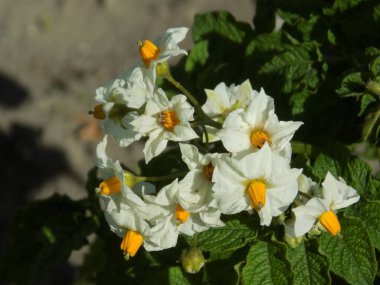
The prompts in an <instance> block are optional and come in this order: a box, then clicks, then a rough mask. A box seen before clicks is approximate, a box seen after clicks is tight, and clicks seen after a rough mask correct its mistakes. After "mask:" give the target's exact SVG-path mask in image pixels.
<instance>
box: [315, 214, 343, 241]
mask: <svg viewBox="0 0 380 285" xmlns="http://www.w3.org/2000/svg"><path fill="white" fill-rule="evenodd" d="M319 222H320V223H321V224H322V226H323V227H324V228H325V229H326V230H327V231H328V232H329V234H330V235H332V236H336V235H337V234H338V233H340V232H341V230H342V229H341V227H340V223H339V220H338V217H337V216H336V214H335V213H334V211H331V210H330V211H327V212H324V213H323V214H322V215H321V216H320V217H319Z"/></svg>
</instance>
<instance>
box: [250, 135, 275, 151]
mask: <svg viewBox="0 0 380 285" xmlns="http://www.w3.org/2000/svg"><path fill="white" fill-rule="evenodd" d="M266 142H268V143H269V144H272V142H271V141H270V139H269V136H268V135H267V134H266V133H265V132H263V131H254V132H252V134H251V143H252V145H253V146H255V147H257V148H258V149H260V148H262V147H263V146H264V144H265V143H266Z"/></svg>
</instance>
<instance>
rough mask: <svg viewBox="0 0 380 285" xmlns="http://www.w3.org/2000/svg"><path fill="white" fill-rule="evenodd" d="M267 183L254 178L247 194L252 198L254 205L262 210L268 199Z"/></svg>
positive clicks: (257, 209) (256, 208) (258, 209)
mask: <svg viewBox="0 0 380 285" xmlns="http://www.w3.org/2000/svg"><path fill="white" fill-rule="evenodd" d="M266 192H267V190H266V186H265V183H264V182H262V181H259V180H252V181H251V182H250V183H249V185H248V187H247V194H248V196H249V198H250V199H251V204H252V207H253V208H255V210H256V211H260V210H261V208H262V207H264V206H265V201H266Z"/></svg>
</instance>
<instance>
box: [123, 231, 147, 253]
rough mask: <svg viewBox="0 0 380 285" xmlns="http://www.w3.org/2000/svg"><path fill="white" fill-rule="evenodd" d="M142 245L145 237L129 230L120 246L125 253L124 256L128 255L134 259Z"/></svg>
mask: <svg viewBox="0 0 380 285" xmlns="http://www.w3.org/2000/svg"><path fill="white" fill-rule="evenodd" d="M142 243H143V236H142V235H141V234H140V233H139V232H137V231H132V230H128V231H127V232H126V233H125V235H124V238H123V240H122V242H121V244H120V249H121V250H122V251H123V254H124V255H126V254H128V255H129V256H132V257H133V256H135V254H136V252H137V251H138V249H139V248H140V246H141V245H142Z"/></svg>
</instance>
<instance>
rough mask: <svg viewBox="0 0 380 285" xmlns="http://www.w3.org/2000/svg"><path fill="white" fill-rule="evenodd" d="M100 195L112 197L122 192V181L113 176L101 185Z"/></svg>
mask: <svg viewBox="0 0 380 285" xmlns="http://www.w3.org/2000/svg"><path fill="white" fill-rule="evenodd" d="M99 188H100V194H103V195H112V194H116V193H119V192H120V191H121V181H120V179H119V178H117V177H116V176H113V177H111V178H109V179H107V180H105V181H103V182H102V183H100V185H99Z"/></svg>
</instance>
